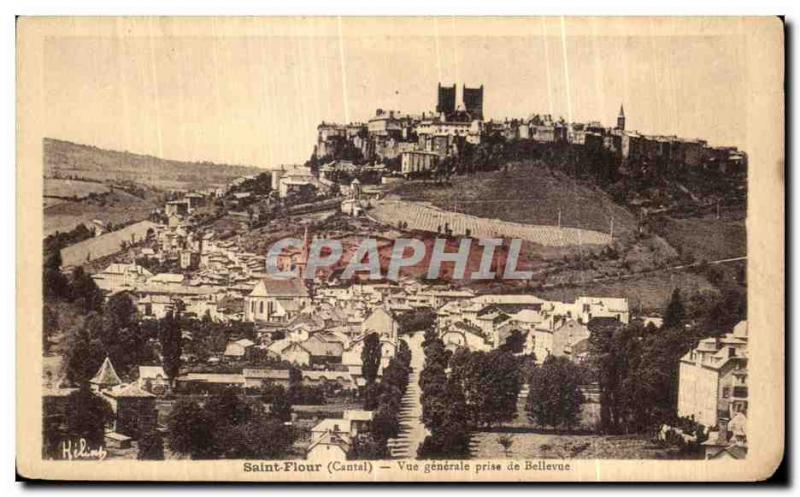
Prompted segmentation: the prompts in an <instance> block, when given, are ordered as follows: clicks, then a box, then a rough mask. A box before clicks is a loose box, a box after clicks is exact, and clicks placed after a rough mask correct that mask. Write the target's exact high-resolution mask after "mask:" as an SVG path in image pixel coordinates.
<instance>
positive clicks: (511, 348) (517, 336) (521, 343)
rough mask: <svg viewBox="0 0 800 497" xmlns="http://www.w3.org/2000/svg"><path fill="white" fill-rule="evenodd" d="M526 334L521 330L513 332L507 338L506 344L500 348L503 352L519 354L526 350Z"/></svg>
mask: <svg viewBox="0 0 800 497" xmlns="http://www.w3.org/2000/svg"><path fill="white" fill-rule="evenodd" d="M525 338H526V336H525V334H523V333H522V332H521V331H520V330H511V333H510V334H509V336H508V337H507V338H506V343H504V344H503V345H501V346H500V348H502V349H503V350H506V351H508V352H513V353H515V354H519V353H520V352H522V351H523V350H525Z"/></svg>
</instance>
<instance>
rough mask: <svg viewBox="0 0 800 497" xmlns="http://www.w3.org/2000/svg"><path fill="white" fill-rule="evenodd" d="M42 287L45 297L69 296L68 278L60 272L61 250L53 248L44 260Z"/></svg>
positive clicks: (64, 297) (62, 297)
mask: <svg viewBox="0 0 800 497" xmlns="http://www.w3.org/2000/svg"><path fill="white" fill-rule="evenodd" d="M42 287H43V289H44V296H45V298H48V297H49V298H56V299H66V298H68V297H69V280H68V279H67V277H66V276H64V274H63V273H62V272H61V252H60V251H59V250H58V249H56V250H54V251H53V252H52V253H51V254H50V255H49V256H48V257H47V258H46V259H45V261H44V267H43V275H42Z"/></svg>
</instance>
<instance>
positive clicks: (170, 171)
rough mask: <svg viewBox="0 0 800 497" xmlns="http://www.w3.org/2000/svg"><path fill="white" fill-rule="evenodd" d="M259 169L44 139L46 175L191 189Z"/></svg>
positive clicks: (222, 182)
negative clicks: (186, 160) (171, 158)
mask: <svg viewBox="0 0 800 497" xmlns="http://www.w3.org/2000/svg"><path fill="white" fill-rule="evenodd" d="M259 172H263V169H259V168H255V167H250V166H238V165H228V164H214V163H211V162H182V161H175V160H167V159H159V158H158V157H153V156H150V155H140V154H134V153H130V152H119V151H115V150H104V149H101V148H97V147H93V146H90V145H80V144H77V143H72V142H68V141H62V140H56V139H52V138H45V139H44V175H45V177H60V178H65V177H76V178H82V179H93V180H99V181H133V182H135V183H139V184H143V185H149V186H154V187H156V188H160V189H192V188H208V187H213V186H222V185H224V184H226V183H227V182H229V181H230V180H232V179H233V178H236V177H239V176H247V175H251V174H257V173H259Z"/></svg>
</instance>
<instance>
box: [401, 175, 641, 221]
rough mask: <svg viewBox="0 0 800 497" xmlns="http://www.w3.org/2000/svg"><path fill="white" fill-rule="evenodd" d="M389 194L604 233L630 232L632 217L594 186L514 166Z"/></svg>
mask: <svg viewBox="0 0 800 497" xmlns="http://www.w3.org/2000/svg"><path fill="white" fill-rule="evenodd" d="M393 193H395V194H397V195H399V196H400V197H401V198H403V199H404V200H420V201H427V202H431V203H432V204H434V205H436V206H437V207H440V208H443V209H447V210H452V211H456V212H463V213H466V214H471V215H474V216H480V217H488V218H494V219H501V220H503V221H512V222H517V223H525V224H540V225H557V224H558V213H559V210H560V211H561V224H562V226H569V227H574V228H583V229H589V230H596V231H602V232H606V233H607V232H609V230H610V226H611V218H612V217H613V219H614V232H615V234H616V235H619V234H622V233H627V232H630V231H632V230H634V229H635V227H636V219H635V217H634V216H633V215H632V214H631V213H630V212H629V211H628V210H627V209H625V208H624V207H621V206H619V205H617V204H615V203H614V201H613V200H612V199H611V198H610V197H609V196H608V195H607V194H606V193H604V192H602V191H601V190H599V189H598V188H596V187H593V186H590V185H588V184H585V183H581V182H578V181H576V180H575V179H573V178H570V177H569V176H566V175H564V174H562V173H560V172H558V171H551V170H549V169H546V168H541V167H534V166H530V165H524V164H517V165H514V166H511V167H510V168H509V170H508V172H502V171H495V172H488V173H478V174H474V175H469V176H455V177H453V178H452V180H451V186H437V185H435V184H433V183H426V182H420V181H414V182H408V183H402V184H399V185H398V186H397V187H396V188H395V189H394V190H393Z"/></svg>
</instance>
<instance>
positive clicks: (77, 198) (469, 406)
mask: <svg viewBox="0 0 800 497" xmlns="http://www.w3.org/2000/svg"><path fill="white" fill-rule="evenodd" d="M17 31H18V33H17V35H18V38H17V42H18V52H17V54H18V75H17V77H18V80H17V85H18V86H17V92H18V163H17V176H18V184H17V208H18V210H17V220H18V221H17V224H18V230H17V234H16V236H17V254H18V261H17V264H18V266H17V267H18V270H17V271H18V272H17V280H18V301H17V323H18V324H17V365H18V366H17V367H18V372H17V386H18V389H17V405H18V411H17V427H18V431H17V471H18V473H19V474H20V475H21V476H23V477H27V478H32V479H47V480H132V481H142V480H149V481H252V482H303V481H358V482H382V481H395V482H431V481H461V482H473V481H474V482H482V481H507V482H512V481H525V482H538V481H591V482H593V481H630V480H636V481H754V480H763V479H766V478H768V477H769V476H770V475H772V474H773V472H774V471H775V470H776V468H777V467H778V466H779V464H780V463H781V461H782V459H783V451H784V405H783V398H784V341H783V333H784V294H783V289H784V264H783V261H784V252H783V247H784V243H783V242H784V232H783V199H784V184H783V167H784V154H783V147H784V108H783V102H784V93H783V88H784V69H783V67H784V66H783V61H784V48H783V47H784V41H783V24H782V22H781V20H780V19H779V18H776V17H763V18H755V17H751V18H734V17H730V18H644V17H640V18H570V17H566V18H563V17H562V18H559V17H547V18H533V17H531V18H524V17H518V18H498V17H493V18H481V17H469V18H466V17H465V18H461V17H427V18H426V17H414V18H389V17H385V18H363V17H361V18H348V17H343V18H335V17H318V18H314V17H305V18H257V17H250V18H168V17H153V18H145V17H139V18H113V17H105V18H20V19H19V20H18V30H17Z"/></svg>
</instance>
